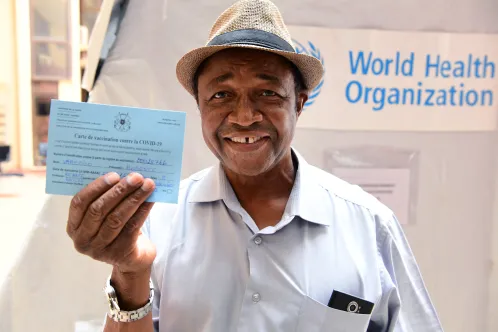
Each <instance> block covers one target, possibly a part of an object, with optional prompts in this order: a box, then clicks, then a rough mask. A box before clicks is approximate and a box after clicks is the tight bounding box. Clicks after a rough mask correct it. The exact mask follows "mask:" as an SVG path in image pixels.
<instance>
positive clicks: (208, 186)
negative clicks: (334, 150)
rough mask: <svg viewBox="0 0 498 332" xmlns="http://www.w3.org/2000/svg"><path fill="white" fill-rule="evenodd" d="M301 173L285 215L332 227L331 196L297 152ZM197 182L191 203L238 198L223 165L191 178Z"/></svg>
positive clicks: (296, 180) (298, 173) (218, 164)
mask: <svg viewBox="0 0 498 332" xmlns="http://www.w3.org/2000/svg"><path fill="white" fill-rule="evenodd" d="M292 152H293V153H294V155H295V156H296V157H297V160H298V169H297V174H296V179H295V181H294V186H293V188H292V191H291V194H290V196H289V201H288V202H287V207H286V208H285V211H284V214H285V215H288V216H299V217H301V218H302V219H304V220H307V221H309V222H313V223H317V224H321V225H327V226H330V224H331V222H330V220H331V216H332V202H331V200H330V193H329V192H328V190H327V189H326V188H324V187H323V186H322V185H321V184H320V183H319V180H320V179H318V178H317V176H316V170H315V169H314V167H313V166H311V165H309V164H308V163H307V162H306V160H305V159H304V158H303V157H302V156H301V155H300V154H299V153H298V152H297V151H296V150H295V149H292ZM192 179H193V180H194V181H198V184H197V185H196V186H195V188H194V190H192V192H191V194H190V195H189V196H190V197H189V199H188V201H189V203H208V202H214V201H218V200H224V201H225V202H227V201H230V202H232V201H233V199H234V198H235V194H234V192H233V189H232V187H231V185H230V182H229V181H228V179H227V177H226V175H225V172H224V171H223V168H222V167H221V164H220V163H219V162H218V163H217V164H216V166H213V167H211V168H209V169H208V170H206V171H203V172H200V173H198V174H195V175H193V176H192Z"/></svg>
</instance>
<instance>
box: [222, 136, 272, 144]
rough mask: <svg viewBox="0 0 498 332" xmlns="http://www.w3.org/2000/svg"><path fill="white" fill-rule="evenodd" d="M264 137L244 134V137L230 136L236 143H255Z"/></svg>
mask: <svg viewBox="0 0 498 332" xmlns="http://www.w3.org/2000/svg"><path fill="white" fill-rule="evenodd" d="M262 138H264V137H263V136H245V137H244V136H243V137H229V138H228V139H229V140H231V141H232V142H235V143H242V144H253V143H256V142H257V141H259V140H260V139H262Z"/></svg>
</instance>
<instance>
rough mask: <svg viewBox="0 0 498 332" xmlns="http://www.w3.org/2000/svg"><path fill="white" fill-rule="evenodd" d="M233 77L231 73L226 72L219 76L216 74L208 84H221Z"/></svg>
mask: <svg viewBox="0 0 498 332" xmlns="http://www.w3.org/2000/svg"><path fill="white" fill-rule="evenodd" d="M233 77H234V75H233V73H226V74H223V75H220V76H216V77H215V78H213V79H212V80H211V81H209V83H208V86H212V85H215V84H221V83H223V82H226V81H228V80H229V79H232V78H233Z"/></svg>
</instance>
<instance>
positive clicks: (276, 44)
mask: <svg viewBox="0 0 498 332" xmlns="http://www.w3.org/2000/svg"><path fill="white" fill-rule="evenodd" d="M322 75H323V68H322V66H321V63H320V62H319V61H318V60H317V59H315V58H313V57H310V56H307V55H300V54H296V53H295V51H294V48H293V47H292V46H291V37H290V36H289V34H288V31H287V29H286V27H285V25H284V23H283V20H282V18H281V16H280V13H279V11H278V9H277V8H276V7H275V5H274V4H272V3H271V2H270V1H268V0H242V1H239V2H237V3H235V4H234V5H233V6H232V7H230V8H229V9H228V10H226V11H225V12H224V13H223V14H222V15H221V16H220V17H219V18H218V20H217V21H216V23H215V24H214V26H213V29H212V31H211V34H210V38H209V42H208V45H207V46H206V47H202V48H199V49H196V50H193V51H191V52H189V53H188V54H186V55H185V56H184V57H183V58H182V59H181V60H180V61H179V63H178V66H177V76H178V79H179V81H180V83H181V84H182V85H183V86H184V87H185V89H186V90H187V91H188V92H189V93H191V94H192V96H193V97H194V98H195V99H196V100H197V103H198V107H199V110H200V114H201V119H202V131H203V136H204V140H205V142H206V144H207V145H208V147H209V148H210V149H211V151H212V152H213V153H214V154H215V155H216V157H217V158H218V159H219V164H218V165H216V166H215V167H212V168H210V169H207V170H204V171H201V172H199V173H197V174H195V175H193V176H191V177H190V178H188V179H186V180H184V181H182V183H181V185H180V194H179V200H178V204H177V205H170V204H157V205H156V206H155V207H154V209H152V205H153V204H152V203H147V202H145V200H146V198H147V197H148V196H149V195H150V194H151V193H152V192H153V190H154V183H153V181H152V180H150V179H144V178H143V177H142V176H141V175H140V174H130V175H129V176H128V177H126V178H125V179H120V178H119V176H118V175H117V174H115V173H110V174H108V175H107V176H104V177H102V178H99V179H97V180H95V181H94V182H92V183H91V184H90V185H88V186H87V187H86V188H85V189H83V190H81V192H79V193H78V194H77V195H76V196H75V197H74V199H73V200H72V204H71V207H70V211H69V220H68V226H67V231H68V234H69V235H70V237H71V238H72V239H73V241H74V244H75V247H76V249H77V250H78V251H79V252H81V253H83V254H85V255H88V256H90V257H92V258H94V259H96V260H99V261H102V262H106V263H108V264H112V265H113V271H112V274H111V276H110V278H109V280H108V284H107V287H106V293H107V295H108V297H109V302H110V306H111V308H110V312H109V314H108V318H107V320H106V327H105V331H106V332H111V331H141V332H142V331H146V332H147V331H149V332H150V331H154V330H155V331H161V332H170V331H182V332H183V331H297V332H309V331H343V332H348V331H352V332H353V331H365V330H367V328H368V330H369V331H417V332H419V331H420V332H423V331H441V330H442V329H441V326H440V323H439V320H438V318H437V315H436V312H435V310H434V308H433V306H432V304H431V301H430V299H429V296H428V294H427V291H426V289H425V287H424V284H423V281H422V278H421V276H420V273H419V270H418V267H417V265H416V262H415V259H414V257H413V255H412V253H411V251H410V248H409V246H408V243H407V242H406V239H405V237H404V234H403V232H402V230H401V228H400V226H399V224H398V222H397V220H396V218H395V217H394V216H393V214H392V212H391V211H390V210H389V209H388V208H386V207H385V206H383V205H382V204H381V203H379V202H378V201H377V200H375V199H374V198H373V197H371V196H370V195H368V194H367V193H365V192H363V191H362V190H361V189H359V188H358V187H356V186H351V185H349V184H347V183H345V182H343V181H341V180H339V179H337V178H336V177H334V176H332V175H330V174H327V173H325V172H324V171H321V170H319V169H318V168H315V167H313V166H311V165H309V164H307V163H306V161H305V160H304V159H303V158H302V157H301V156H300V155H299V153H298V152H297V151H295V150H293V149H291V147H290V144H291V141H292V138H293V135H294V130H295V127H296V123H297V120H298V118H299V115H300V114H301V111H302V109H303V105H304V103H305V102H306V100H307V96H308V95H307V93H308V91H310V90H311V89H313V87H315V86H316V85H317V84H318V82H319V81H320V79H321V77H322ZM339 298H340V299H341V301H342V302H344V301H346V302H345V304H344V303H342V302H341V301H339V300H337V299H339ZM329 300H330V301H329ZM336 300H337V301H336ZM329 302H330V303H329ZM370 303H371V304H373V305H374V307H373V311H371V310H370V309H371V307H370ZM369 308H370V309H369Z"/></svg>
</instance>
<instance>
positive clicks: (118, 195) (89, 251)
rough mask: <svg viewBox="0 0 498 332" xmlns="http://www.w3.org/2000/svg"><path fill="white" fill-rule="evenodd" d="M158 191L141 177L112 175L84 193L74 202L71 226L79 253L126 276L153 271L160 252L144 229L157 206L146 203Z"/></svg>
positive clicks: (70, 230)
mask: <svg viewBox="0 0 498 332" xmlns="http://www.w3.org/2000/svg"><path fill="white" fill-rule="evenodd" d="M154 187H155V185H154V182H153V181H152V180H151V179H145V180H144V178H143V177H142V175H140V174H137V173H132V174H130V175H128V176H127V177H126V178H124V179H121V180H120V178H119V175H118V174H117V173H109V174H107V175H104V176H102V177H100V178H98V179H97V180H95V181H93V182H91V183H90V184H89V185H88V186H87V187H85V188H84V189H82V190H81V191H80V192H79V193H78V194H76V195H75V196H74V198H73V199H72V201H71V206H70V208H69V220H68V223H67V233H68V235H69V236H70V237H71V239H72V240H73V243H74V246H75V248H76V250H77V251H78V252H80V253H82V254H84V255H87V256H90V257H91V258H93V259H95V260H98V261H101V262H105V263H108V264H111V265H113V266H114V268H115V269H117V270H118V271H119V272H120V273H123V274H140V273H142V272H146V271H148V270H150V268H151V266H152V263H153V261H154V258H155V257H156V249H155V247H154V245H153V244H152V242H150V240H148V239H147V238H146V237H145V236H144V235H142V233H141V231H140V228H141V227H142V225H143V223H144V222H145V220H146V218H147V216H148V214H149V212H150V210H151V209H152V206H153V205H154V203H148V202H145V200H146V199H147V197H149V196H150V195H151V194H152V192H153V191H154Z"/></svg>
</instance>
